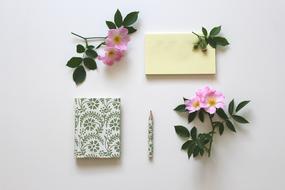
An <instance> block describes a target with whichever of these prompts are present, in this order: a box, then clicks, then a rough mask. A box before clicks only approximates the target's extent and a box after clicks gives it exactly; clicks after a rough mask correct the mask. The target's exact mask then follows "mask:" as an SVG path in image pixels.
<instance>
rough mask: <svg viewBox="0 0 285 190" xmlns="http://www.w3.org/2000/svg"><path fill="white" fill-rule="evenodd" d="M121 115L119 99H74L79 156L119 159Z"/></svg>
mask: <svg viewBox="0 0 285 190" xmlns="http://www.w3.org/2000/svg"><path fill="white" fill-rule="evenodd" d="M120 118H121V114H120V98H75V156H76V158H119V157H120Z"/></svg>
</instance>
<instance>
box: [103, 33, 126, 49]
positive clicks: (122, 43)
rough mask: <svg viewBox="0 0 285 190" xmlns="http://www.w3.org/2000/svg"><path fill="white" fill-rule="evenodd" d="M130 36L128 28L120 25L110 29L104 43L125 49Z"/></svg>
mask: <svg viewBox="0 0 285 190" xmlns="http://www.w3.org/2000/svg"><path fill="white" fill-rule="evenodd" d="M129 41H130V37H129V35H128V29H126V28H124V27H120V28H117V29H110V30H109V32H108V36H107V39H106V45H107V46H109V47H115V48H117V49H120V50H123V51H125V50H127V45H128V42H129Z"/></svg>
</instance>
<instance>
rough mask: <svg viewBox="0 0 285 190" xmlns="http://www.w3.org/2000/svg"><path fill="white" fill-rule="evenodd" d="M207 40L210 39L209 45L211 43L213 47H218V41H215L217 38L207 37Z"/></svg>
mask: <svg viewBox="0 0 285 190" xmlns="http://www.w3.org/2000/svg"><path fill="white" fill-rule="evenodd" d="M207 41H208V43H209V45H210V46H211V47H212V48H216V47H217V44H216V42H215V40H214V39H213V38H211V37H209V38H208V39H207Z"/></svg>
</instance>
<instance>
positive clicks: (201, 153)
mask: <svg viewBox="0 0 285 190" xmlns="http://www.w3.org/2000/svg"><path fill="white" fill-rule="evenodd" d="M200 155H201V156H203V155H204V149H202V148H201V149H200Z"/></svg>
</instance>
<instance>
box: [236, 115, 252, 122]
mask: <svg viewBox="0 0 285 190" xmlns="http://www.w3.org/2000/svg"><path fill="white" fill-rule="evenodd" d="M232 117H233V119H234V120H235V121H237V122H239V123H249V122H248V121H247V120H246V119H245V118H243V117H242V116H239V115H232Z"/></svg>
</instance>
